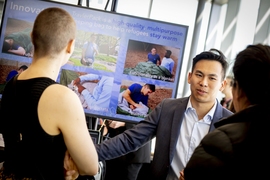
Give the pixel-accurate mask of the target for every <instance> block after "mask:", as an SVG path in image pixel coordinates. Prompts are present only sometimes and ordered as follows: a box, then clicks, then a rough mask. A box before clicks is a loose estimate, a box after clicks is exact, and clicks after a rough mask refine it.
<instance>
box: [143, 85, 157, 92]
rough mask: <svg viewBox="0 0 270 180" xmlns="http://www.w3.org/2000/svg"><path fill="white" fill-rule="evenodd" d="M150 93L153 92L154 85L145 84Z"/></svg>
mask: <svg viewBox="0 0 270 180" xmlns="http://www.w3.org/2000/svg"><path fill="white" fill-rule="evenodd" d="M145 86H147V87H148V88H149V89H150V90H151V91H152V92H155V90H156V86H155V85H154V84H145Z"/></svg>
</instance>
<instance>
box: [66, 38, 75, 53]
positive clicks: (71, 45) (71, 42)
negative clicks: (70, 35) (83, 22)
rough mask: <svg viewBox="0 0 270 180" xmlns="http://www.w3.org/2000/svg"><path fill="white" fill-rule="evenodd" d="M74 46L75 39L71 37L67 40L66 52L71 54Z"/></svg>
mask: <svg viewBox="0 0 270 180" xmlns="http://www.w3.org/2000/svg"><path fill="white" fill-rule="evenodd" d="M74 46H75V39H72V40H70V41H69V42H68V45H67V49H66V51H67V53H69V54H72V53H73V51H74Z"/></svg>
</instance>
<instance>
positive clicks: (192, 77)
mask: <svg viewBox="0 0 270 180" xmlns="http://www.w3.org/2000/svg"><path fill="white" fill-rule="evenodd" d="M222 72H223V71H222V65H221V64H220V63H219V62H217V61H212V60H200V61H199V62H197V64H196V65H195V67H194V70H193V72H191V73H189V75H188V83H189V84H190V89H191V101H193V102H195V103H196V102H197V103H214V102H215V99H216V97H217V93H218V91H222V90H223V88H224V84H225V81H224V80H222V75H223V73H222Z"/></svg>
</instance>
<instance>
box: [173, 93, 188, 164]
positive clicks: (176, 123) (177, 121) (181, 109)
mask: <svg viewBox="0 0 270 180" xmlns="http://www.w3.org/2000/svg"><path fill="white" fill-rule="evenodd" d="M188 99H189V98H182V99H179V103H178V104H177V106H176V108H175V111H174V115H173V121H172V126H171V127H172V129H171V138H170V162H171V161H172V158H173V156H174V151H175V149H176V148H175V147H176V143H177V140H178V137H179V134H180V128H181V124H182V121H183V118H184V114H185V111H186V107H187V103H188Z"/></svg>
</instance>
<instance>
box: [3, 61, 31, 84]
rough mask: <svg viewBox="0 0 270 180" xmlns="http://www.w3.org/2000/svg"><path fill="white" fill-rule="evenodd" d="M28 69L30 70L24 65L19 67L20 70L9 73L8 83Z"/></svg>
mask: <svg viewBox="0 0 270 180" xmlns="http://www.w3.org/2000/svg"><path fill="white" fill-rule="evenodd" d="M27 68H28V66H26V65H22V66H21V67H19V69H18V70H12V71H10V72H9V73H8V75H7V78H6V82H8V81H9V80H10V79H11V78H13V77H14V76H16V75H17V74H20V73H21V72H23V71H24V70H26V69H27Z"/></svg>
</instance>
